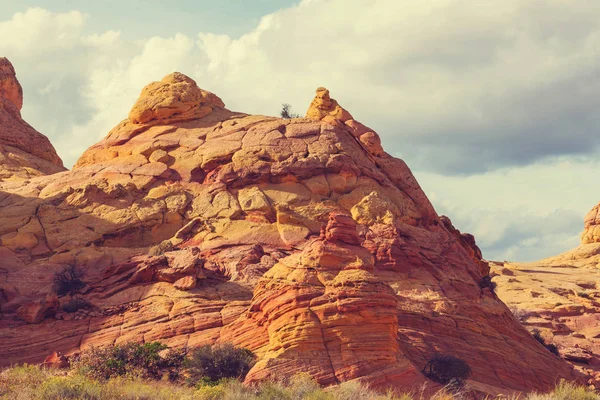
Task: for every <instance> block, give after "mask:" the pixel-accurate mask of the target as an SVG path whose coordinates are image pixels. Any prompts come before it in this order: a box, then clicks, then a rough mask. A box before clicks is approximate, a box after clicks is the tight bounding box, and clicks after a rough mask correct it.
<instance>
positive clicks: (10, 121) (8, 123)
mask: <svg viewBox="0 0 600 400" xmlns="http://www.w3.org/2000/svg"><path fill="white" fill-rule="evenodd" d="M22 106H23V89H22V88H21V85H20V84H19V81H18V80H17V77H16V75H15V70H14V68H13V66H12V64H11V63H10V62H9V61H8V60H7V59H6V58H4V57H0V182H2V181H5V180H9V179H27V178H32V177H36V176H41V175H48V174H53V173H56V172H61V171H64V170H65V168H64V167H63V163H62V161H61V159H60V157H59V156H58V154H56V150H54V147H52V144H51V143H50V141H49V140H48V138H47V137H46V136H44V135H42V134H41V133H39V132H38V131H36V130H35V129H33V128H32V127H31V126H30V125H29V124H27V123H26V122H25V121H23V119H22V118H21V107H22ZM0 229H2V228H0Z"/></svg>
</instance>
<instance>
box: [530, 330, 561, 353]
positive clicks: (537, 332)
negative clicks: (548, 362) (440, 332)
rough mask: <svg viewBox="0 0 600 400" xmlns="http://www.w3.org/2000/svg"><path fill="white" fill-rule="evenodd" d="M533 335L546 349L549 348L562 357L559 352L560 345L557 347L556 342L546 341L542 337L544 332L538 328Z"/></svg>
mask: <svg viewBox="0 0 600 400" xmlns="http://www.w3.org/2000/svg"><path fill="white" fill-rule="evenodd" d="M532 336H533V338H534V339H535V340H537V341H538V342H539V343H540V344H541V345H542V346H544V347H545V348H546V349H548V351H549V352H550V353H552V354H554V355H557V356H559V357H560V354H559V352H558V347H556V345H555V344H553V343H546V341H545V340H544V338H543V337H542V334H541V333H540V331H539V330H538V329H534V330H533V332H532Z"/></svg>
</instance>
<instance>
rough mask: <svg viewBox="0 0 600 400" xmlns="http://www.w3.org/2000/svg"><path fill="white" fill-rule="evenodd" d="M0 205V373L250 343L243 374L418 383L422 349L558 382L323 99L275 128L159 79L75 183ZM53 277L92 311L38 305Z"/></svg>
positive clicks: (487, 374)
mask: <svg viewBox="0 0 600 400" xmlns="http://www.w3.org/2000/svg"><path fill="white" fill-rule="evenodd" d="M0 207H1V208H0V219H2V221H3V222H2V224H0V226H1V227H2V228H1V229H2V232H1V234H2V236H0V240H1V242H0V255H1V256H2V259H3V266H2V268H3V275H4V277H5V279H4V280H3V281H2V282H1V283H0V288H1V290H2V291H1V292H0V293H1V295H0V302H1V311H2V320H0V336H1V337H2V338H3V340H2V341H0V360H2V361H1V362H2V363H4V364H8V363H14V362H23V361H29V362H31V361H41V360H42V359H43V358H44V356H46V355H47V354H48V353H50V352H51V351H54V350H59V351H63V352H65V353H69V352H75V351H78V350H81V349H85V348H88V347H89V346H92V345H95V346H98V345H105V344H112V343H122V342H125V341H130V340H137V341H140V340H143V341H152V340H161V341H164V342H165V343H167V344H169V345H171V346H197V345H202V344H207V343H209V344H210V343H216V342H233V343H235V344H236V345H240V346H245V347H248V348H250V349H252V350H253V351H255V352H256V353H257V355H258V356H259V361H258V363H257V364H256V366H255V367H254V368H253V369H252V371H251V372H250V374H249V375H248V378H247V379H248V381H255V380H260V379H264V378H267V377H270V376H284V375H285V376H287V375H292V374H294V373H298V372H310V373H311V374H312V375H313V376H315V377H316V378H317V379H318V380H319V381H320V382H321V383H324V384H333V383H336V382H340V381H346V380H352V379H359V380H363V381H366V382H368V383H371V384H375V385H378V386H381V387H402V388H404V389H407V388H415V387H418V386H420V385H421V384H422V383H423V382H424V381H425V378H424V377H423V376H422V375H421V373H420V369H421V368H422V367H423V366H424V365H425V364H426V362H427V361H428V360H429V359H430V358H431V357H432V356H433V355H434V354H435V353H443V354H452V355H455V356H457V357H460V358H462V359H464V360H465V361H467V362H468V364H469V365H470V366H471V368H472V370H473V376H472V379H471V380H470V381H469V384H470V385H471V387H473V388H475V389H478V390H483V391H487V392H490V393H496V392H502V391H507V390H513V389H514V390H531V389H546V388H548V387H551V386H553V385H554V384H555V382H556V381H557V379H558V378H561V377H570V376H572V371H571V369H570V367H569V366H568V364H567V363H565V362H564V361H562V360H560V359H559V358H557V357H555V356H554V355H552V354H550V353H549V352H548V351H547V350H546V349H545V348H544V347H542V346H541V345H540V344H539V343H537V342H536V341H535V340H534V339H533V338H532V337H531V336H530V335H529V334H528V333H527V331H526V330H525V329H523V328H522V327H521V326H520V325H519V323H518V322H517V321H516V320H515V318H514V317H513V316H512V314H511V313H510V311H509V310H508V309H507V307H506V306H505V305H504V304H503V303H502V302H501V301H500V300H499V299H498V298H497V297H496V296H495V295H494V294H493V293H492V292H491V291H490V290H489V288H481V287H480V285H479V283H480V282H481V280H482V278H483V277H484V276H485V275H487V274H488V272H489V267H488V265H487V263H485V262H483V261H482V260H481V253H480V252H479V249H478V248H477V246H476V245H475V242H474V240H473V238H472V237H471V236H469V235H461V234H460V232H458V231H457V230H456V229H455V228H454V227H453V226H452V224H451V222H450V221H449V220H448V219H447V218H440V217H438V215H437V214H436V212H435V210H434V209H433V207H432V206H431V204H430V202H429V201H428V199H427V197H426V196H425V194H424V193H423V191H422V190H421V188H420V187H419V185H418V183H417V182H416V180H415V178H414V177H413V175H412V173H411V171H410V170H409V168H408V167H407V166H406V164H405V163H404V162H403V161H401V160H399V159H396V158H393V157H391V156H390V155H388V154H386V153H385V152H384V151H383V149H382V147H381V144H380V140H379V137H378V135H377V134H376V133H375V132H374V131H373V130H371V129H369V128H368V127H366V126H365V125H363V124H361V123H360V122H358V121H356V120H354V119H353V118H352V116H351V115H350V114H349V113H348V111H346V110H344V109H343V108H342V107H341V106H340V105H339V104H338V103H337V102H335V100H333V99H331V98H330V96H329V92H328V91H327V90H326V89H324V88H319V89H318V90H317V95H316V97H315V100H314V101H313V103H312V104H311V106H310V108H309V110H308V112H307V118H298V119H286V120H284V119H279V118H273V117H266V116H253V115H246V114H242V113H236V112H232V111H229V110H227V109H226V108H225V106H224V104H223V102H222V101H221V100H220V99H219V98H218V97H217V96H216V95H214V94H212V93H210V92H207V91H204V90H201V89H199V88H198V87H197V86H196V83H195V82H194V81H193V80H192V79H190V78H188V77H186V76H185V75H182V74H179V73H174V74H171V75H169V76H167V77H165V78H164V79H163V80H162V81H161V82H155V83H152V84H150V85H149V86H147V87H146V88H145V89H144V90H143V91H142V95H141V97H140V99H139V100H138V101H137V103H136V104H135V105H134V107H133V108H132V110H131V112H130V114H129V118H128V119H127V120H125V121H122V122H121V123H120V124H119V125H117V126H116V127H115V128H114V129H113V130H112V131H111V132H110V133H109V134H108V136H107V137H106V138H105V139H104V140H103V141H102V142H100V143H98V144H96V145H94V146H92V147H91V148H90V149H88V150H87V151H86V152H85V153H84V154H83V155H82V157H81V158H80V159H79V161H78V162H77V164H76V166H75V168H74V169H73V171H69V172H62V173H60V174H56V175H53V176H51V177H39V178H35V179H31V181H29V182H5V183H0ZM68 265H75V266H78V267H80V268H83V269H84V270H85V271H86V274H87V275H86V277H85V280H86V282H87V286H86V287H85V288H83V289H82V290H81V293H80V294H79V296H81V297H82V298H84V299H86V300H88V301H90V302H91V303H93V305H94V308H93V309H91V310H82V311H78V312H76V313H71V314H68V313H64V312H62V311H60V308H59V307H60V304H64V303H65V302H67V301H68V300H69V298H68V296H67V297H62V298H58V299H57V298H56V297H54V296H52V295H49V292H50V291H51V279H52V276H53V274H54V273H55V272H57V271H60V270H61V269H62V268H64V267H65V266H68Z"/></svg>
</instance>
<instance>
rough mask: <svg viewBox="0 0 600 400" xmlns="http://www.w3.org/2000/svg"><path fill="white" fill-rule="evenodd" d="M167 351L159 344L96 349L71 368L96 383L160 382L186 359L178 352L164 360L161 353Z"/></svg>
mask: <svg viewBox="0 0 600 400" xmlns="http://www.w3.org/2000/svg"><path fill="white" fill-rule="evenodd" d="M166 349H167V346H165V345H164V344H162V343H160V342H151V343H144V344H140V343H126V344H122V345H115V346H109V347H101V348H98V347H93V348H91V349H90V350H88V351H85V352H83V353H82V354H81V355H80V356H79V358H78V359H77V360H75V361H74V362H73V363H72V364H73V367H74V369H75V370H76V371H77V372H78V373H79V374H81V375H84V376H87V377H89V378H92V379H96V380H107V379H110V378H115V377H127V376H139V377H142V378H146V379H160V378H162V376H163V375H164V374H168V375H169V377H172V371H173V370H175V369H179V368H180V367H181V365H182V363H183V360H184V357H185V353H183V352H182V351H178V350H172V351H169V352H167V354H166V355H164V356H162V355H161V352H162V351H163V350H166Z"/></svg>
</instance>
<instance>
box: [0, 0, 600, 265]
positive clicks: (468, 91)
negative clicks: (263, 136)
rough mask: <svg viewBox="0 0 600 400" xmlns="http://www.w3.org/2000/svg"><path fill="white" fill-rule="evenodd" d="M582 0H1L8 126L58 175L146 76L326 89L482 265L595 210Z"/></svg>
mask: <svg viewBox="0 0 600 400" xmlns="http://www.w3.org/2000/svg"><path fill="white" fill-rule="evenodd" d="M599 53H600V2H599V1H597V0H570V1H564V0H502V1H497V0H478V1H464V0H304V1H299V0H296V1H293V0H222V1H219V2H215V1H205V0H171V1H168V2H167V1H164V0H127V1H123V0H119V1H117V0H96V1H94V2H90V1H88V0H0V56H5V57H8V58H9V59H10V60H11V61H12V62H13V64H14V65H15V68H16V69H17V73H18V77H19V79H20V81H21V83H22V85H23V86H24V91H25V105H24V109H23V116H24V118H25V119H26V120H27V121H28V122H30V123H31V124H32V125H33V126H34V127H36V128H37V129H38V130H39V131H41V132H42V133H44V134H46V135H47V136H49V137H50V138H51V140H52V142H53V143H54V145H55V147H56V148H57V150H58V152H59V154H60V155H61V157H62V158H63V160H64V161H65V163H66V164H67V166H69V167H70V166H71V165H72V164H73V163H74V162H75V161H76V159H77V157H78V156H79V155H80V154H81V153H82V152H83V151H84V150H85V149H86V148H87V147H88V146H90V145H91V144H93V143H95V142H97V141H98V140H100V139H101V138H102V137H104V135H105V134H106V133H107V132H108V130H109V129H110V128H111V127H112V126H114V125H116V124H117V123H118V122H119V121H120V120H122V119H124V118H125V117H126V116H127V113H128V111H129V109H130V107H131V106H132V105H133V103H134V101H135V99H136V98H137V96H138V95H139V92H140V90H141V88H142V87H143V86H144V85H146V84H147V83H149V82H151V81H154V80H160V79H161V78H162V77H163V76H164V75H166V74H168V73H170V72H172V71H181V72H183V73H185V74H187V75H190V76H191V77H193V78H194V79H195V80H196V81H197V82H198V84H199V85H200V86H201V87H203V88H205V89H208V90H211V91H213V92H215V93H217V94H218V95H219V96H220V97H221V98H222V99H223V100H224V101H225V103H226V105H227V106H228V108H230V109H233V110H239V111H244V112H249V113H260V114H267V115H276V114H277V113H278V111H279V109H280V106H281V103H284V102H286V103H290V104H292V106H293V107H294V108H295V110H296V111H298V112H300V113H303V112H304V111H305V109H306V108H307V107H308V104H309V103H310V101H311V99H312V97H313V95H314V90H315V88H317V87H318V86H326V87H327V88H329V89H330V90H331V93H332V96H333V97H334V98H336V99H337V100H338V101H339V102H340V103H341V104H342V105H343V106H344V107H345V108H347V109H348V110H349V111H350V112H351V113H352V114H353V115H354V117H355V118H356V119H358V120H360V121H362V122H363V123H365V124H367V125H368V126H371V127H372V128H373V129H375V130H376V131H377V132H378V133H379V134H380V136H381V137H382V140H383V144H384V147H385V149H386V150H387V151H388V152H389V153H391V154H393V155H395V156H397V157H400V158H403V159H404V160H405V161H406V162H407V163H408V164H409V166H410V167H411V168H412V170H413V172H414V173H415V175H416V177H417V179H418V180H419V182H420V183H421V185H422V186H423V188H424V189H425V192H426V193H427V195H428V196H429V198H430V199H431V200H432V202H433V203H434V205H435V207H436V209H437V210H438V212H439V213H440V214H446V215H448V216H450V218H451V219H452V220H453V222H454V224H455V225H456V226H457V227H458V228H459V229H460V230H462V231H466V232H471V233H473V234H474V235H475V237H476V239H477V242H478V243H479V245H480V247H481V248H482V250H483V253H484V257H486V258H488V259H499V260H518V261H527V260H536V259H540V258H543V257H547V256H551V255H554V254H558V253H560V252H562V251H565V250H568V249H570V248H572V247H574V246H576V245H577V243H578V240H579V233H580V232H581V230H582V225H583V217H584V215H585V214H586V212H587V211H588V210H589V209H591V208H592V206H593V205H595V204H596V203H597V202H598V201H599V200H600V191H599V190H598V188H597V185H596V184H595V183H594V182H595V177H596V175H595V173H596V171H599V170H600V169H599V165H598V164H599V161H598V155H599V154H600V146H599V145H600V135H599V132H598V127H599V126H600V125H599V122H600V121H599V119H600V113H599V112H598V111H597V110H598V109H600V54H599Z"/></svg>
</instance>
